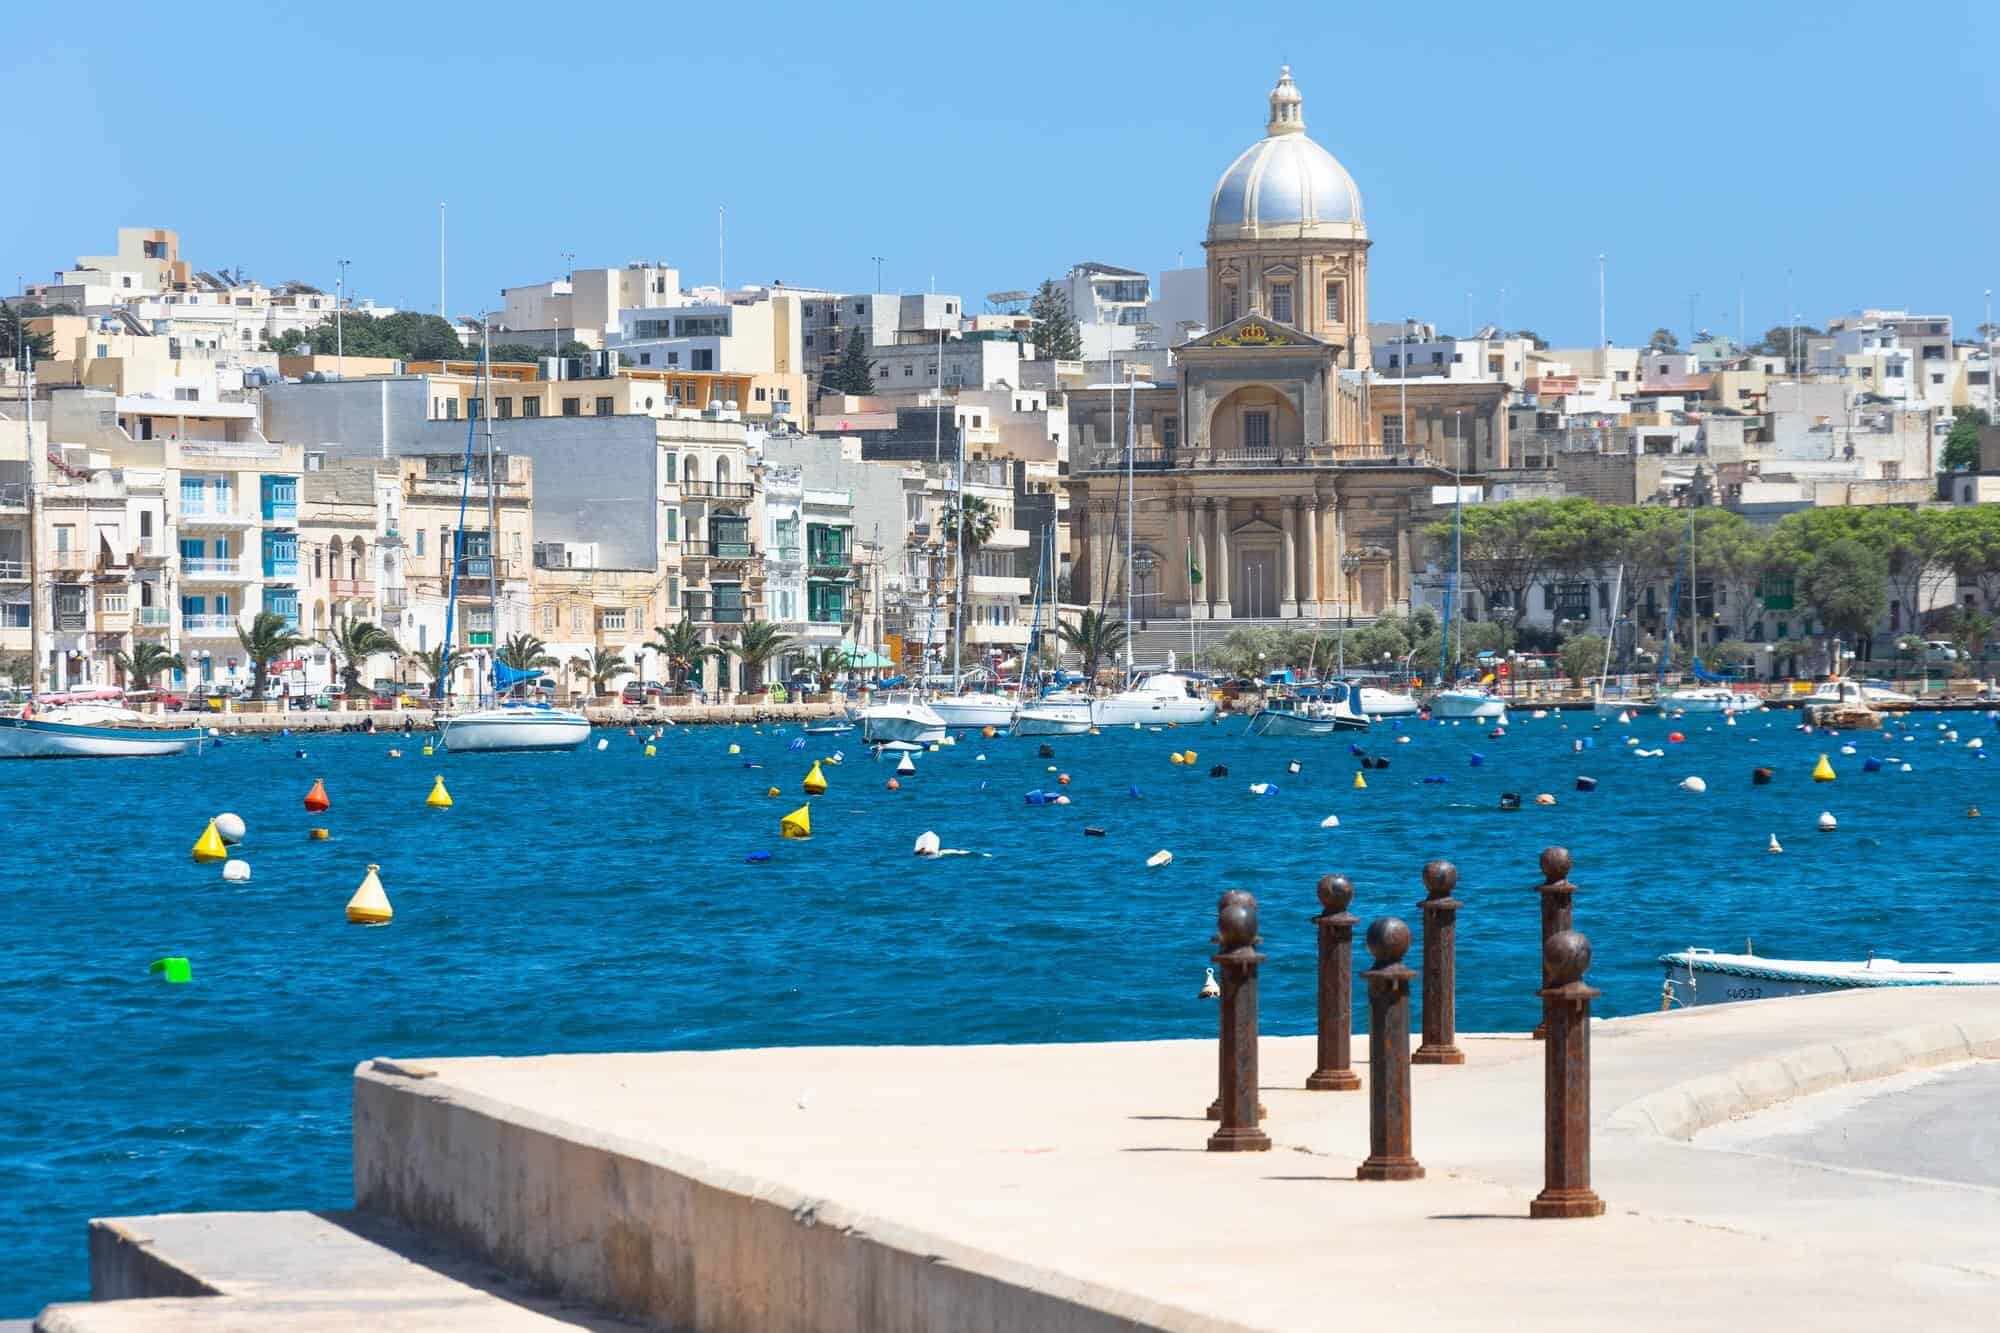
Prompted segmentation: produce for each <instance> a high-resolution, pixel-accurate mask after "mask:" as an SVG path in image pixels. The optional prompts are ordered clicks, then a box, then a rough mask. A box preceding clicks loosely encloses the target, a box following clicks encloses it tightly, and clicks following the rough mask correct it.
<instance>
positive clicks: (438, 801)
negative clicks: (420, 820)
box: [424, 773, 451, 810]
mask: <svg viewBox="0 0 2000 1333" xmlns="http://www.w3.org/2000/svg"><path fill="white" fill-rule="evenodd" d="M424 804H425V805H427V806H429V807H430V808H431V809H433V810H449V809H451V793H450V792H448V791H446V790H445V789H444V774H442V773H440V774H438V778H437V781H436V782H434V783H432V784H431V794H430V795H429V796H426V797H424Z"/></svg>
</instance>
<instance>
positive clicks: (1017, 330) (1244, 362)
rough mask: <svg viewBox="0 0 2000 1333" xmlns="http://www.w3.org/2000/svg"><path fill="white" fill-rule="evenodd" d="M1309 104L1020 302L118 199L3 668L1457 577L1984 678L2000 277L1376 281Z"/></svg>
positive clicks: (16, 410) (38, 400)
mask: <svg viewBox="0 0 2000 1333" xmlns="http://www.w3.org/2000/svg"><path fill="white" fill-rule="evenodd" d="M1267 105H1268V116H1267V120H1266V126H1265V133H1264V134H1263V136H1262V137H1260V138H1257V139H1255V140H1253V141H1252V142H1251V143H1250V144H1249V146H1248V147H1247V148H1246V149H1245V151H1244V153H1243V154H1242V156H1240V157H1239V158H1238V159H1237V160H1236V161H1235V162H1234V163H1233V164H1228V165H1227V166H1226V168H1225V170H1224V172H1223V174H1222V176H1221V178H1220V180H1219V181H1218V183H1217V186H1216V188H1215V191H1214V194H1213V198H1212V202H1211V206H1210V212H1209V216H1208V218H1207V221H1206V227H1205V231H1204V233H1203V235H1202V243H1203V247H1204V249H1205V251H1206V259H1205V263H1204V264H1202V265H1201V266H1199V267H1189V268H1180V269H1170V270H1166V271H1161V272H1147V271H1144V270H1142V269H1140V268H1134V267H1126V266H1123V265H1120V264H1114V263H1109V262H1101V261H1098V260H1087V259H1079V260H1078V261H1077V262H1075V263H1073V264H1071V265H1070V266H1069V267H1068V268H1067V270H1066V271H1064V272H1062V273H1061V274H1059V275H1053V276H1045V275H1041V274H1025V273H1016V274H996V275H994V282H995V286H996V288H1000V289H999V290H996V291H994V292H992V293H988V294H985V295H983V296H967V295H963V294H957V293H944V294H940V293H935V292H922V293H908V292H896V293H891V292H883V291H874V292H852V291H844V290H835V289H831V288H827V287H819V286H813V285H811V284H809V283H805V284H800V283H792V282H785V281H778V280H777V279H775V278H774V279H772V280H770V281H768V282H761V283H749V284H743V285H730V286H723V285H720V284H719V283H704V282H702V281H701V280H700V279H699V278H698V276H697V275H695V274H694V273H693V272H692V271H691V270H690V269H688V268H684V267H682V266H681V265H679V264H676V263H674V262H671V261H669V260H662V259H648V260H635V261H632V262H628V263H624V264H621V265H615V266H604V267H572V268H569V269H568V270H567V271H565V272H563V273H561V274H560V275H558V276H555V277H543V278H539V279H538V278H536V277H535V276H534V273H533V269H534V268H535V267H536V265H535V264H534V263H532V262H527V261H524V262H523V265H522V268H523V272H522V274H521V275H520V276H521V281H520V283H519V284H518V285H514V286H509V287H506V288H504V289H503V290H500V291H497V292H493V293H491V299H490V302H488V303H487V304H488V308H487V309H486V310H484V311H482V312H479V313H472V314H466V313H463V312H459V311H456V310H446V309H444V308H443V306H442V302H441V303H440V308H439V309H437V310H435V311H425V312H418V311H410V310H399V309H394V308H391V307H389V306H386V305H382V304H377V303H376V302H373V301H370V300H368V299H366V298H365V297H361V296H357V295H356V294H355V293H354V292H353V291H351V290H349V289H348V286H347V282H346V274H345V271H344V266H342V267H340V268H339V269H338V270H337V271H336V272H335V273H334V274H333V275H332V276H331V277H329V278H328V280H326V281H323V282H318V283H308V282H303V281H280V282H266V281H262V280H260V279H259V278H257V277H255V276H252V275H250V274H247V273H245V272H244V271H243V270H242V269H241V268H231V267H229V266H228V265H227V264H226V263H224V262H222V261H224V260H226V259H227V256H226V255H216V254H213V253H212V252H207V251H204V249H203V247H202V238H200V237H189V238H187V239H186V240H185V242H184V240H183V238H182V237H181V236H180V235H179V234H178V233H176V232H175V231H173V230H170V229H161V228H152V227H129V226H121V227H118V228H117V229H116V232H115V240H114V243H113V244H112V246H111V248H110V250H109V252H107V253H100V254H80V255H78V256H76V257H74V260H73V262H72V263H70V264H69V265H68V266H66V267H59V268H55V269H53V270H52V271H51V276H50V278H49V279H48V280H47V281H43V282H28V283H25V284H24V286H23V289H22V290H21V291H19V292H18V293H16V294H14V295H13V296H10V297H8V298H6V301H5V313H4V317H0V339H4V347H3V348H0V352H4V358H0V359H4V361H5V369H4V372H0V374H3V375H4V378H0V419H3V420H0V677H4V678H6V679H8V680H10V681H11V682H12V683H13V684H14V685H16V686H31V687H32V688H35V689H38V690H43V691H63V690H74V689H79V688H87V687H98V686H123V687H127V688H147V687H158V688H161V689H171V690H173V691H176V692H183V693H190V694H193V693H211V694H212V693H232V692H244V691H248V690H251V689H253V688H256V687H258V686H266V685H268V687H269V688H270V689H271V690H272V691H273V692H275V693H281V694H284V695H286V696H287V697H291V698H306V697H317V696H323V695H325V694H326V693H328V692H330V691H331V692H348V693H357V692H368V691H389V692H395V691H399V690H410V691H418V692H422V691H428V690H430V689H431V688H432V686H433V684H434V683H435V682H436V681H437V679H438V678H439V677H440V676H443V677H446V678H448V679H450V680H451V681H452V683H453V689H454V691H455V692H470V691H473V690H474V682H475V681H479V680H483V679H485V665H484V664H485V663H486V662H487V661H488V660H490V659H497V660H500V661H504V662H507V663H508V664H509V665H511V666H516V667H523V668H525V667H529V666H536V667H543V668H546V669H548V670H549V671H550V672H551V673H552V677H553V680H554V681H555V688H556V689H557V690H558V692H559V693H560V694H561V695H562V696H563V697H565V698H582V697H586V696H592V695H599V696H601V695H605V694H614V693H617V692H618V691H620V690H621V689H625V688H627V687H628V686H629V687H634V688H637V689H638V690H640V691H642V692H643V691H646V690H650V689H653V688H654V687H655V686H657V687H658V688H659V689H660V690H661V691H663V692H671V693H674V694H697V693H698V694H701V695H704V696H711V697H728V696H736V695H750V694H757V693H761V692H765V691H767V690H772V689H786V688H795V689H810V688H815V687H818V688H824V687H825V686H826V685H827V684H828V683H829V682H830V681H831V680H833V679H838V678H846V677H853V676H872V677H880V676H885V675H903V676H909V677H925V676H937V675H939V674H942V673H951V672H953V671H954V670H956V671H957V673H958V674H960V675H963V674H965V673H986V674H988V675H993V676H1008V675H1013V674H1017V673H1019V672H1020V671H1021V669H1022V667H1023V661H1024V658H1025V657H1026V656H1027V655H1028V654H1030V653H1031V652H1035V651H1040V652H1044V653H1046V654H1048V655H1050V656H1051V657H1057V656H1059V657H1061V658H1062V659H1063V660H1065V661H1067V662H1070V663H1078V662H1087V663H1088V664H1089V665H1091V666H1093V667H1094V666H1100V665H1102V666H1130V665H1132V664H1133V663H1134V662H1136V663H1137V664H1139V665H1145V664H1148V663H1158V662H1162V661H1166V660H1168V659H1169V654H1173V655H1175V656H1176V657H1178V659H1179V660H1181V661H1188V662H1191V663H1194V664H1200V663H1203V662H1207V663H1209V664H1218V663H1221V664H1226V665H1229V666H1231V667H1232V668H1234V669H1246V668H1250V667H1254V666H1255V665H1257V664H1258V657H1259V654H1258V653H1256V652H1250V651H1247V648H1248V646H1250V645H1256V644H1259V643H1263V642H1269V643H1272V644H1283V643H1291V644H1294V645H1296V643H1297V642H1298V636H1297V635H1296V634H1294V635H1293V636H1291V637H1290V638H1289V639H1287V638H1285V637H1284V636H1283V632H1284V631H1301V632H1303V633H1304V634H1306V635H1307V636H1309V637H1310V638H1311V639H1312V640H1314V641H1315V648H1314V651H1315V652H1318V651H1320V650H1319V649H1318V647H1317V646H1316V645H1317V640H1318V639H1319V637H1320V636H1321V635H1322V634H1324V633H1327V632H1331V631H1332V630H1333V629H1334V627H1336V626H1337V627H1338V628H1339V630H1340V632H1341V633H1342V634H1343V635H1345V634H1346V632H1348V631H1350V630H1351V631H1354V632H1356V633H1357V634H1360V633H1363V632H1366V631H1369V630H1371V629H1372V630H1375V631H1376V634H1375V637H1374V638H1373V639H1369V640H1365V641H1362V648H1363V650H1364V657H1365V659H1367V660H1375V659H1379V658H1385V657H1394V658H1400V659H1403V664H1404V665H1405V667H1408V660H1409V658H1410V657H1412V656H1415V657H1416V658H1417V663H1418V666H1419V667H1421V666H1422V665H1423V663H1424V661H1425V658H1426V656H1427V655H1428V654H1429V653H1430V652H1431V651H1434V649H1432V648H1429V647H1425V646H1423V643H1422V633H1423V632H1424V630H1425V629H1427V628H1430V629H1431V632H1432V635H1433V637H1432V639H1431V640H1430V642H1431V643H1432V644H1435V642H1436V640H1435V630H1434V628H1433V627H1434V624H1435V619H1436V614H1435V613H1437V612H1440V611H1442V610H1443V609H1444V608H1445V604H1446V602H1447V600H1452V601H1453V606H1452V610H1453V613H1454V615H1455V617H1456V618H1457V620H1458V622H1459V623H1460V626H1461V629H1460V634H1461V636H1462V637H1463V636H1466V635H1469V636H1470V640H1469V643H1468V644H1467V647H1468V649H1469V650H1471V651H1477V650H1499V651H1504V650H1518V649H1520V648H1523V647H1539V648H1545V649H1550V650H1553V649H1555V648H1556V647H1557V646H1558V645H1559V644H1560V643H1562V642H1563V641H1565V640H1566V639H1570V638H1574V637H1577V636H1581V635H1594V636H1599V637H1600V639H1602V640H1609V641H1610V642H1611V644H1612V645H1613V646H1614V648H1615V650H1616V653H1617V660H1618V662H1619V663H1621V664H1622V665H1624V666H1625V667H1626V668H1627V669H1645V668H1646V667H1647V666H1648V665H1649V664H1659V665H1661V666H1665V665H1668V664H1669V663H1670V662H1671V661H1672V660H1673V653H1674V649H1673V646H1672V645H1673V643H1674V641H1675V635H1674V625H1673V617H1674V614H1675V612H1676V610H1678V613H1679V615H1680V616H1681V617H1682V620H1681V624H1682V626H1683V627H1685V626H1687V625H1688V624H1689V622H1690V621H1691V622H1692V627H1693V632H1694V635H1695V642H1696V643H1698V644H1700V645H1704V646H1710V648H1711V652H1710V655H1711V657H1713V658H1715V659H1716V660H1719V661H1722V662H1723V663H1724V664H1727V665H1736V666H1739V667H1740V668H1741V669H1743V670H1745V671H1747V672H1751V673H1754V674H1757V675H1760V676H1767V675H1772V674H1777V673H1785V674H1793V673H1801V672H1803V673H1808V674H1809V673H1811V672H1812V671H1814V670H1825V669H1827V667H1828V666H1838V665H1839V663H1837V662H1833V661H1831V660H1830V659H1828V658H1826V657H1825V656H1824V654H1825V653H1827V652H1828V651H1833V652H1839V653H1842V654H1844V655H1846V656H1849V657H1853V658H1858V659H1859V660H1860V661H1863V662H1878V661H1882V660H1885V659H1890V658H1896V657H1904V658H1914V659H1916V660H1918V661H1921V660H1922V659H1923V658H1924V657H1925V655H1926V654H1932V655H1935V654H1936V653H1938V652H1940V651H1942V650H1943V649H1945V648H1947V647H1948V648H1949V652H1950V656H1949V658H1948V659H1946V660H1951V661H1960V662H1963V663H1965V664H1966V669H1967V670H1968V671H1971V672H1972V674H1990V673H1986V672H1985V671H1983V669H1982V670H1977V671H1974V670H1973V667H1974V666H1975V665H1983V656H1984V653H1985V651H1986V639H1987V637H1988V634H1989V631H1990V630H1991V628H1992V621H1991V619H1990V617H1991V615H1992V614H1993V600H1992V597H1993V595H1994V594H2000V532H1996V531H1995V530H1994V529H1993V528H1991V527H1989V525H1988V524H1987V523H1986V521H1985V517H1984V516H1985V515H1986V514H1987V513H1989V512H1992V511H1991V506H1992V505H1993V504H1994V502H1995V501H2000V432H1996V431H1995V429H1994V428H1993V426H1992V424H1991V423H1992V422H1993V421H1995V420H1996V419H2000V413H1996V401H1995V393H1996V384H1995V378H1994V370H1993V367H1994V356H1995V353H1996V351H2000V329H1996V327H1995V325H1994V324H1993V322H1992V317H1991V313H1990V311H1991V300H1990V293H1988V294H1987V309H1988V316H1987V321H1986V322H1985V323H1984V324H1982V325H1980V326H1979V327H1977V328H1974V329H1965V328H1961V327H1958V326H1956V325H1955V324H1954V321H1953V320H1952V318H1951V317H1950V316H1948V315H1942V314H1932V313H1926V312H1922V311H1909V310H1901V309H1884V308H1876V307H1875V306H1873V305H1871V304H1869V302H1870V300H1871V297H1870V294H1869V293H1867V292H1865V291H1857V292H1856V294H1855V295H1856V299H1857V301H1858V302H1860V303H1861V308H1860V309H1859V310H1858V311H1851V312H1847V313H1837V314H1836V313H1824V314H1822V315H1820V316H1818V317H1811V318H1806V317H1801V318H1795V319H1794V320H1792V321H1791V322H1789V323H1788V324H1786V325H1783V326H1780V327H1774V328H1771V329H1768V330H1766V331H1764V332H1762V333H1761V334H1753V333H1752V332H1750V331H1747V330H1745V329H1743V328H1741V327H1739V328H1736V329H1734V330H1729V331H1717V330H1714V329H1711V328H1702V327H1691V328H1678V329H1677V328H1671V327H1666V326H1665V324H1666V321H1665V320H1663V321H1662V325H1663V326H1662V327H1660V328H1658V329H1657V330H1656V331H1655V332H1654V333H1653V334H1652V336H1651V338H1650V340H1649V341H1648V342H1647V343H1646V344H1645V345H1643V346H1626V345H1619V344H1617V343H1615V342H1612V341H1610V340H1608V339H1601V340H1600V341H1599V342H1598V343H1597V344H1595V345H1590V346H1577V347H1557V346H1550V345H1548V344H1547V342H1546V341H1545V340H1544V339H1542V338H1541V337H1539V336H1537V335H1536V334H1535V333H1534V332H1532V331H1530V330H1526V329H1502V328H1498V327H1492V326H1488V327H1482V328H1471V327H1458V328H1449V327H1446V326H1445V325H1444V324H1443V323H1442V322H1441V321H1440V320H1438V319H1414V318H1413V319H1408V320H1404V321H1400V322H1382V321H1379V320H1377V319H1375V318H1374V316H1373V311H1372V309H1371V305H1372V303H1371V293H1370V289H1369V275H1368V257H1369V252H1370V249H1371V247H1372V246H1373V245H1374V244H1375V241H1376V238H1374V237H1371V235H1370V233H1369V230H1368V227H1367V224H1366V222H1365V221H1364V215H1363V209H1362V192H1361V190H1360V188H1359V186H1358V185H1357V184H1356V182H1355V181H1354V180H1353V179H1352V178H1351V177H1350V176H1349V175H1348V173H1347V171H1346V170H1345V168H1343V167H1342V166H1341V164H1340V163H1339V162H1338V161H1336V160H1335V159H1334V157H1333V156H1332V155H1331V154H1329V153H1328V152H1327V151H1326V150H1325V149H1323V148H1322V147H1320V145H1319V144H1318V143H1316V142H1315V141H1314V140H1313V139H1311V138H1310V137H1308V135H1307V134H1306V132H1305V118H1304V99H1303V96H1302V95H1301V93H1300V91H1299V90H1298V88H1297V87H1296V86H1295V85H1294V83H1293V81H1292V79H1291V77H1290V74H1289V72H1286V73H1285V74H1284V75H1283V76H1281V77H1280V79H1279V81H1278V83H1277V86H1276V87H1275V88H1273V89H1272V90H1270V92H1269V94H1268V99H1267ZM161 220H162V221H171V219H161ZM1194 225H1195V219H1192V218H1191V219H1189V227H1190V230H1192V229H1193V227H1194ZM94 239H97V238H90V237H79V238H78V240H79V242H80V243H81V244H85V245H87V244H90V243H91V242H92V241H93V240H94ZM1381 239H1383V240H1384V241H1385V242H1386V243H1387V244H1390V245H1394V244H1395V243H1396V242H1395V238H1393V237H1385V238H1381ZM298 263H299V265H300V268H301V270H303V271H312V270H314V269H315V268H319V267H326V266H324V265H319V264H316V263H315V262H314V261H313V260H312V259H311V258H310V257H308V256H299V257H298ZM718 276H719V275H718ZM807 276H810V275H807ZM1454 514H1456V515H1457V519H1456V522H1454ZM1619 515H1624V516H1625V517H1623V518H1620V517H1619ZM1454 534H1457V535H1456V537H1454ZM1454 549H1456V551H1457V566H1455V565H1454ZM1459 566H1462V571H1463V572H1462V577H1461V576H1458V575H1457V574H1456V573H1455V570H1456V568H1458V567H1459ZM454 606H455V611H454V610H453V608H454ZM265 613H268V617H275V618H276V619H275V620H271V619H269V618H268V617H265ZM1086 613H1095V614H1094V615H1086ZM260 617H265V618H263V619H260ZM260 625H262V626H265V627H266V628H267V629H268V628H270V627H272V626H275V627H276V628H277V630H278V631H279V633H278V636H277V638H276V639H275V640H274V641H275V642H276V643H278V644H281V645H282V647H280V648H278V649H276V650H275V651H273V652H271V653H270V654H268V655H262V654H260V651H259V650H257V649H255V648H253V647H252V640H253V638H254V634H253V631H258V627H259V626H260ZM37 628H39V636H38V637H36V636H34V635H33V634H32V633H31V632H32V631H35V630H36V629H37ZM1683 632H1685V629H1683ZM1259 633H1263V634H1265V635H1267V636H1275V637H1267V639H1265V640H1259V639H1258V638H1257V637H1256V636H1257V635H1258V634H1259ZM1829 636H1831V637H1832V638H1834V639H1836V640H1838V641H1839V642H1840V643H1842V644H1844V646H1841V647H1835V648H1833V649H1831V650H1829V649H1828V648H1827V646H1826V644H1825V641H1826V640H1827V639H1828V638H1829ZM31 641H33V642H39V643H40V645H41V648H42V651H41V653H40V655H39V657H38V658H37V659H35V660H30V657H29V648H30V643H31ZM1280 655H1282V653H1281V654H1280ZM260 656H262V658H263V660H259V658H260ZM1607 660H1608V659H1607ZM1273 665H1275V664H1273ZM267 675H268V677H269V680H268V682H267V681H266V679H265V677H266V676H267Z"/></svg>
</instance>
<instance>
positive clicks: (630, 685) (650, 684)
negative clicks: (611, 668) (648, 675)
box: [618, 680, 667, 707]
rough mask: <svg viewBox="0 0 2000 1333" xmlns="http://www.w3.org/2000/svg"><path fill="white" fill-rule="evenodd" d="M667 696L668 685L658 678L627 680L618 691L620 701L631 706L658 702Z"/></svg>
mask: <svg viewBox="0 0 2000 1333" xmlns="http://www.w3.org/2000/svg"><path fill="white" fill-rule="evenodd" d="M666 697H667V687H666V686H664V685H662V684H660V683H659V682H658V681H656V680H634V681H628V682H626V685H625V688H624V689H622V690H620V691H619V692H618V702H620V703H622V704H625V705H627V706H630V707H639V706H642V705H644V704H648V703H658V702H660V701H661V700H664V699H665V698H666Z"/></svg>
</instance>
